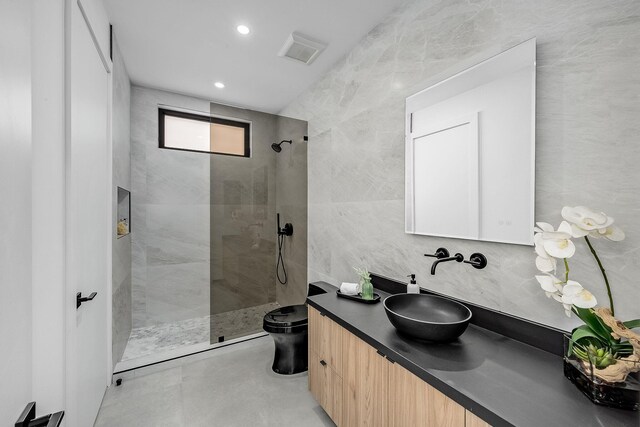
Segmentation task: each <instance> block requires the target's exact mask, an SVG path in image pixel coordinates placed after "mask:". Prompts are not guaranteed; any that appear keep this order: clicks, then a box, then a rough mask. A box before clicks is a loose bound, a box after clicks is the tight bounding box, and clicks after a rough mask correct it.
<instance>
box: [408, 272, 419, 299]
mask: <svg viewBox="0 0 640 427" xmlns="http://www.w3.org/2000/svg"><path fill="white" fill-rule="evenodd" d="M407 277H411V281H410V282H409V284H408V285H407V293H408V294H419V293H420V286H418V284H417V283H416V275H415V274H410V275H408V276H407Z"/></svg>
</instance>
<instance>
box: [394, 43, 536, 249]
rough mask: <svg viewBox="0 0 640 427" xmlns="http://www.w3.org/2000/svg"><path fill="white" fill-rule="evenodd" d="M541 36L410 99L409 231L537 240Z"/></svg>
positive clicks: (497, 239) (407, 159)
mask: <svg viewBox="0 0 640 427" xmlns="http://www.w3.org/2000/svg"><path fill="white" fill-rule="evenodd" d="M535 84H536V41H535V39H531V40H528V41H526V42H524V43H522V44H519V45H517V46H516V47H514V48H511V49H509V50H507V51H505V52H502V53H501V54H499V55H496V56H494V57H492V58H489V59H487V60H486V61H483V62H481V63H479V64H477V65H475V66H473V67H471V68H468V69H466V70H464V71H462V72H460V73H458V74H456V75H454V76H452V77H450V78H447V79H446V80H443V81H441V82H439V83H436V84H434V85H432V86H429V87H428V88H426V89H424V90H422V91H420V92H418V93H416V94H415V95H412V96H410V97H409V98H407V100H406V131H405V135H406V139H405V171H406V197H405V203H406V207H405V213H406V218H405V224H406V232H407V233H412V234H423V235H429V236H440V237H452V238H460V239H471V240H483V241H492V242H503V243H514V244H522V245H532V244H533V224H534V200H535Z"/></svg>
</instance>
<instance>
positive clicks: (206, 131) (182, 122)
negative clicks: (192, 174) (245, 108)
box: [158, 108, 251, 157]
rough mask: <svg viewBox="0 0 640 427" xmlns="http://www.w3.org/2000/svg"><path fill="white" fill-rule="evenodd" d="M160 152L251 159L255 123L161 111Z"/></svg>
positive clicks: (159, 114)
mask: <svg viewBox="0 0 640 427" xmlns="http://www.w3.org/2000/svg"><path fill="white" fill-rule="evenodd" d="M158 123H159V129H158V131H159V132H158V142H159V147H160V148H166V149H170V150H182V151H195V152H198V153H212V154H224V155H227V156H236V157H250V156H251V123H247V122H241V121H236V120H230V119H223V118H220V117H211V116H207V115H201V114H194V113H186V112H183V111H174V110H167V109H164V108H160V109H158Z"/></svg>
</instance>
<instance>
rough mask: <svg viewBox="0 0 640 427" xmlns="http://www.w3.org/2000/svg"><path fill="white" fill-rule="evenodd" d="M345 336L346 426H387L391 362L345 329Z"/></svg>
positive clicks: (344, 415) (343, 341)
mask: <svg viewBox="0 0 640 427" xmlns="http://www.w3.org/2000/svg"><path fill="white" fill-rule="evenodd" d="M342 337H343V339H342V355H343V356H342V364H343V365H342V366H343V373H344V375H343V377H342V382H343V409H342V416H343V422H344V425H345V426H349V427H351V426H386V425H388V411H387V406H388V404H387V403H388V394H387V387H388V374H389V370H388V365H389V364H390V363H389V361H388V360H387V359H385V358H384V357H383V356H382V355H381V354H379V353H378V352H377V351H376V350H375V349H374V348H373V347H371V346H370V345H369V344H367V343H365V342H364V341H362V340H361V339H360V338H358V337H356V336H355V335H353V334H351V333H349V332H347V331H346V330H345V331H344V332H343V335H342Z"/></svg>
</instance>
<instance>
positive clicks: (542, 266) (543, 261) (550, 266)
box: [533, 227, 557, 273]
mask: <svg viewBox="0 0 640 427" xmlns="http://www.w3.org/2000/svg"><path fill="white" fill-rule="evenodd" d="M551 230H552V231H553V227H551ZM533 242H534V244H535V250H536V254H537V255H538V256H537V257H536V267H537V268H538V270H540V271H542V272H543V273H551V272H554V271H556V266H557V261H556V259H555V258H553V257H552V256H551V255H549V254H548V253H547V251H545V250H544V239H543V238H542V231H540V232H538V233H536V234H535V235H534V236H533Z"/></svg>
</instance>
